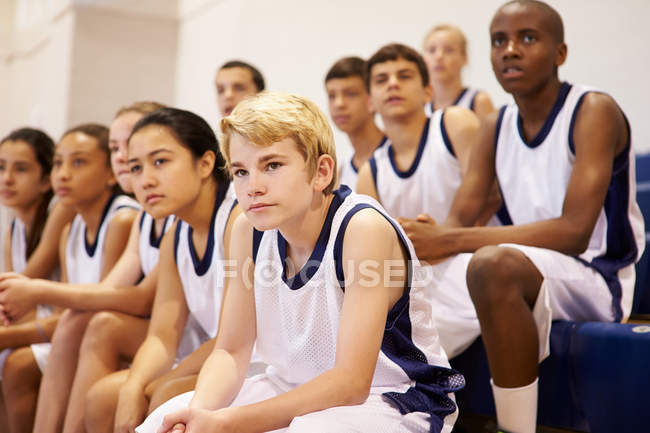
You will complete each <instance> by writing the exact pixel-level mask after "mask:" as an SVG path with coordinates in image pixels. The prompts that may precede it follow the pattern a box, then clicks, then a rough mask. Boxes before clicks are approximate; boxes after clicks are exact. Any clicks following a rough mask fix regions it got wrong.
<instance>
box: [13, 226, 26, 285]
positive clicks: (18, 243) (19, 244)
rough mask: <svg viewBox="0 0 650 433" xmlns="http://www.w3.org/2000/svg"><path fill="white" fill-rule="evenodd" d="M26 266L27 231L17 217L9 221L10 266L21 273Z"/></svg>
mask: <svg viewBox="0 0 650 433" xmlns="http://www.w3.org/2000/svg"><path fill="white" fill-rule="evenodd" d="M26 266H27V233H26V231H25V224H24V223H23V222H22V221H21V220H20V219H19V218H14V219H13V221H11V267H12V268H13V270H14V272H16V273H18V274H22V273H23V271H24V270H25V267H26Z"/></svg>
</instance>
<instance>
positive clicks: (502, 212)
mask: <svg viewBox="0 0 650 433" xmlns="http://www.w3.org/2000/svg"><path fill="white" fill-rule="evenodd" d="M497 187H498V188H499V195H501V207H499V210H498V211H497V213H496V215H497V219H498V220H499V222H500V223H501V225H503V226H511V225H512V217H511V216H510V212H508V206H507V205H506V200H505V199H504V198H503V191H502V190H501V185H499V182H497Z"/></svg>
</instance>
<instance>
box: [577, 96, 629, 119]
mask: <svg viewBox="0 0 650 433" xmlns="http://www.w3.org/2000/svg"><path fill="white" fill-rule="evenodd" d="M578 115H579V116H594V117H602V118H610V119H617V118H618V119H620V120H623V118H624V116H623V112H622V111H621V109H620V108H619V106H618V104H617V103H616V101H615V100H614V98H612V97H611V96H610V95H608V94H606V93H601V92H597V91H588V92H586V93H585V94H584V96H583V98H582V103H581V104H580V107H579V110H578Z"/></svg>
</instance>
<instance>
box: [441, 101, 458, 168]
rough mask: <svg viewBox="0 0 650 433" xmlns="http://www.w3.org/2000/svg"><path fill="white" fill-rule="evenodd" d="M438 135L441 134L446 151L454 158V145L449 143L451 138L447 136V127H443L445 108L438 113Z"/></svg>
mask: <svg viewBox="0 0 650 433" xmlns="http://www.w3.org/2000/svg"><path fill="white" fill-rule="evenodd" d="M440 135H441V136H442V142H443V143H445V147H446V148H447V151H449V153H450V154H451V156H453V157H454V158H456V152H454V146H452V144H451V139H450V138H449V134H447V128H445V110H443V111H442V113H440Z"/></svg>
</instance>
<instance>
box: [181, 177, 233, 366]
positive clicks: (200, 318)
mask: <svg viewBox="0 0 650 433" xmlns="http://www.w3.org/2000/svg"><path fill="white" fill-rule="evenodd" d="M236 203H237V201H236V198H235V194H234V190H233V188H232V186H229V187H223V186H222V185H220V186H219V191H218V193H217V198H216V201H215V204H214V209H213V213H212V219H211V220H210V233H209V237H208V241H207V247H206V249H205V254H204V255H203V258H201V259H200V260H199V258H198V253H197V251H196V249H195V247H194V241H193V240H192V233H193V230H192V227H190V226H189V225H188V224H187V223H186V222H184V221H182V220H179V221H178V224H177V226H176V232H175V234H174V256H175V259H176V266H177V268H178V275H179V276H180V279H181V282H182V284H183V291H184V292H185V301H186V302H187V307H188V309H189V311H190V319H188V320H196V322H198V324H199V325H200V329H201V331H202V336H201V338H200V339H199V340H200V341H197V343H198V344H197V345H196V347H193V348H188V349H191V350H189V352H188V354H189V353H191V352H192V351H194V350H196V348H197V347H198V346H199V345H200V344H202V343H204V342H205V341H207V340H209V339H210V338H214V337H215V336H216V335H217V330H218V327H219V313H220V310H221V300H222V298H223V289H224V282H225V279H224V273H225V263H224V257H225V256H224V246H223V237H224V233H225V230H226V225H227V223H228V219H229V218H230V214H231V212H232V209H233V208H234V207H235V204H236Z"/></svg>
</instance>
